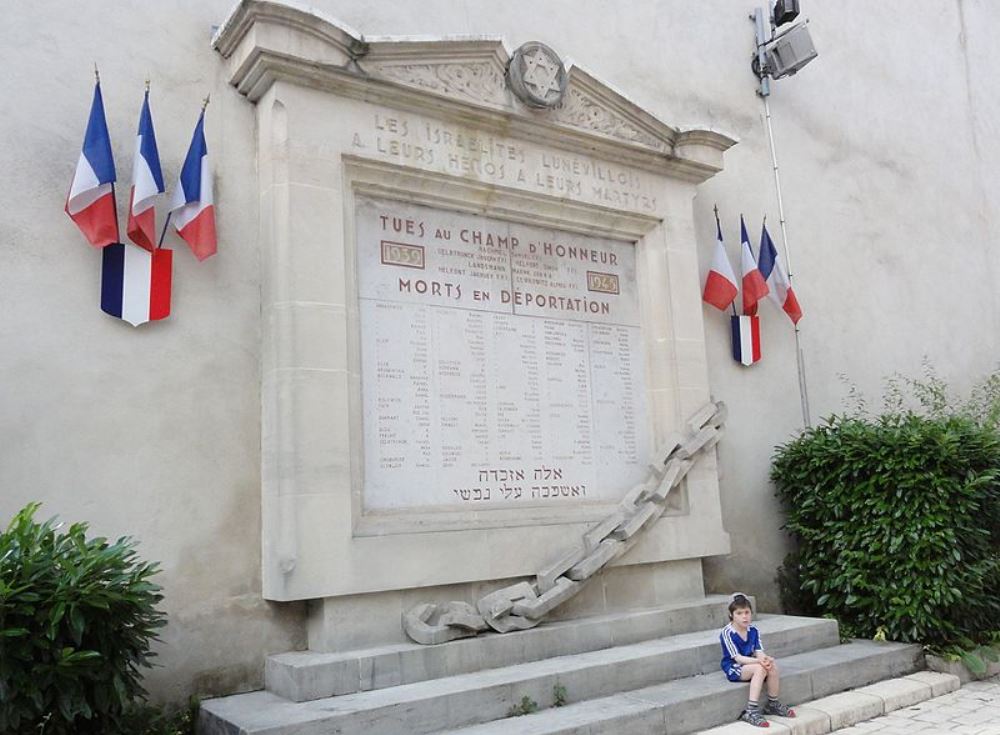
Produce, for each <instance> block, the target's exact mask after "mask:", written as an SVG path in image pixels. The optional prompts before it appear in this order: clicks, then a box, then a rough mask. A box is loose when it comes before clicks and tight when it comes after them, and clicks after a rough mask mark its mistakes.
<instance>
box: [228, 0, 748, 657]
mask: <svg viewBox="0 0 1000 735" xmlns="http://www.w3.org/2000/svg"><path fill="white" fill-rule="evenodd" d="M215 46H216V48H217V50H218V51H219V53H220V54H221V55H222V56H223V57H224V58H225V60H226V63H227V65H228V71H227V73H228V75H229V78H230V80H231V82H232V84H234V85H235V86H236V88H237V89H238V90H239V91H240V92H241V93H242V94H244V95H245V96H246V98H247V99H248V101H249V102H250V103H252V104H253V105H254V107H255V114H256V130H257V157H258V167H259V176H258V179H257V185H258V186H259V195H260V201H261V220H260V248H261V268H262V283H263V287H262V288H263V292H262V305H263V325H264V326H263V333H262V339H263V350H262V353H263V355H264V363H263V366H262V396H261V398H262V429H263V430H262V447H261V468H262V486H263V489H262V504H263V509H262V510H263V515H262V517H263V549H262V565H263V585H264V595H265V597H266V598H268V599H271V600H275V601H288V600H310V601H312V602H311V603H310V606H309V610H310V613H309V616H310V619H309V647H310V649H312V650H314V651H339V650H345V649H348V648H352V647H357V646H362V645H375V644H379V643H388V642H394V641H402V640H405V636H404V632H403V629H402V627H401V625H400V620H401V617H402V616H403V615H404V614H405V613H406V612H407V611H408V610H410V609H411V608H413V607H414V606H415V605H417V604H418V603H445V602H446V601H449V600H466V601H468V602H474V601H475V600H476V599H477V598H479V597H481V596H482V595H483V594H486V593H490V592H492V591H493V590H496V589H498V588H503V587H506V586H508V585H511V584H512V583H515V582H518V581H519V580H523V579H525V578H529V577H532V576H533V575H535V574H537V573H538V572H539V570H542V569H545V568H547V567H550V566H551V565H552V564H553V563H555V562H557V561H558V560H559V559H561V558H563V557H565V555H566V554H567V552H569V551H570V550H571V549H572V548H573V547H574V545H575V544H579V542H580V539H581V537H583V535H584V534H585V533H586V532H587V531H588V530H589V529H591V528H592V527H593V526H594V525H595V524H597V523H599V522H601V521H604V520H605V519H607V518H608V517H609V515H612V514H613V512H614V510H615V508H617V507H618V504H619V502H620V501H621V500H622V498H623V497H624V496H626V494H627V493H629V492H630V490H631V489H632V488H633V487H635V486H636V484H637V483H643V482H645V481H646V480H647V478H648V477H649V472H650V469H649V466H650V463H651V461H653V459H654V457H655V455H656V452H657V451H658V450H660V449H662V447H664V446H666V445H671V441H672V439H671V437H674V436H675V435H677V434H681V435H685V434H686V433H689V427H687V426H686V422H687V420H688V418H689V417H691V416H692V415H693V414H695V413H696V412H698V411H699V409H702V407H704V406H705V405H706V404H707V403H708V401H709V392H708V377H707V370H706V364H705V346H704V334H703V326H702V309H701V302H700V298H699V274H698V268H697V257H696V253H695V237H694V225H693V222H692V198H693V196H694V193H695V186H696V185H697V184H698V183H700V182H702V181H704V180H706V179H707V178H709V177H710V176H712V175H713V174H715V173H717V172H718V171H719V170H720V169H721V167H722V154H723V151H725V150H726V149H727V148H728V147H729V146H730V145H732V143H733V141H732V140H731V139H729V138H727V137H726V136H724V135H722V134H719V133H717V132H713V131H710V130H686V131H681V130H678V129H676V128H674V127H671V126H670V125H667V124H665V123H663V122H661V121H659V120H657V119H656V118H654V117H653V116H652V115H650V114H649V113H647V112H646V111H644V110H643V109H641V108H640V107H638V106H637V105H636V104H635V103H633V102H631V101H630V100H628V99H627V98H626V97H624V96H623V95H622V94H621V93H619V92H617V91H615V90H614V89H612V88H610V87H609V86H607V85H606V84H604V83H602V82H601V81H599V80H598V79H597V78H595V77H594V76H592V75H591V74H589V73H588V72H586V71H584V70H583V69H582V68H581V67H580V66H578V65H572V64H569V63H567V62H566V61H565V60H563V59H560V58H559V56H558V55H557V54H556V52H554V51H553V50H552V49H549V48H548V47H547V46H545V45H544V44H542V43H538V42H529V43H526V44H525V45H524V46H522V47H521V48H519V49H518V50H517V51H516V52H514V53H513V54H512V53H511V52H510V51H509V50H508V47H507V46H506V45H505V43H504V42H503V41H502V40H499V39H489V38H469V39H447V40H445V39H442V40H432V39H426V38H421V39H404V38H400V39H393V38H378V39H364V38H362V37H361V35H360V34H358V33H356V32H354V31H352V30H351V29H349V28H347V27H345V26H343V25H342V24H340V23H338V22H336V21H334V20H332V19H329V18H325V17H323V16H321V15H318V14H314V13H311V12H307V11H305V10H303V9H299V8H296V7H293V6H289V5H284V4H280V3H276V2H269V1H264V0H245V1H244V2H242V3H241V4H240V5H239V6H238V7H237V8H236V10H235V11H234V12H233V14H232V15H231V16H230V17H229V19H228V20H227V21H226V23H225V24H224V25H223V26H222V27H221V28H220V29H219V31H218V34H217V36H216V39H215ZM702 418H703V419H706V417H702ZM706 420H707V419H706ZM697 428H698V427H695V429H697ZM671 446H672V445H671ZM661 469H662V468H661ZM664 508H665V509H664V510H663V511H662V515H659V514H657V517H658V520H655V519H653V520H655V523H653V524H651V525H650V526H649V527H648V528H647V529H646V531H645V532H644V533H643V534H642V536H641V538H640V537H637V538H636V541H635V543H634V545H631V546H630V548H629V549H628V551H627V553H625V554H624V555H622V556H620V557H619V558H616V559H615V560H614V561H613V566H611V567H609V568H607V569H604V570H603V571H601V572H600V573H599V574H598V575H596V576H595V577H594V578H593V579H591V582H590V584H589V586H588V587H587V589H586V590H585V591H584V592H582V593H581V594H579V595H577V596H576V597H575V599H574V600H573V601H572V602H571V603H568V604H567V606H566V607H564V608H560V609H558V610H555V611H553V614H554V615H557V616H573V617H579V616H584V615H588V614H596V613H600V612H607V611H611V610H613V609H627V608H630V607H641V606H648V605H655V604H660V603H663V602H667V601H669V600H672V599H676V598H697V597H700V596H702V595H703V585H702V576H701V558H702V557H704V556H708V555H715V554H724V553H726V552H727V551H728V550H729V539H728V536H727V534H726V533H725V531H724V530H723V528H722V521H721V515H720V508H719V492H718V485H717V474H716V466H715V460H714V452H711V451H709V452H703V453H702V454H701V455H700V458H699V459H698V461H697V462H695V463H693V465H692V466H691V467H690V469H689V471H688V472H687V475H686V477H685V479H684V481H683V483H681V484H680V485H679V487H678V489H677V490H676V491H675V492H673V493H672V494H671V495H670V498H669V501H668V502H666V503H665V506H664Z"/></svg>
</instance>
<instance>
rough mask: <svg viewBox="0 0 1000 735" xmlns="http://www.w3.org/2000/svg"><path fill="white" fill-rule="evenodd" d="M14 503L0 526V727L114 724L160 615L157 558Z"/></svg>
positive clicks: (50, 732)
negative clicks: (146, 558) (40, 518)
mask: <svg viewBox="0 0 1000 735" xmlns="http://www.w3.org/2000/svg"><path fill="white" fill-rule="evenodd" d="M38 507H39V504H37V503H32V504H29V505H28V506H26V507H25V508H24V509H23V510H21V511H20V512H19V513H18V514H17V515H16V516H14V518H13V520H12V521H11V522H10V525H9V526H8V527H7V530H6V531H5V532H3V533H0V732H5V733H8V732H9V733H33V734H35V735H37V733H39V732H42V733H45V735H61V734H63V733H81V734H85V733H114V732H121V731H123V730H122V717H123V713H124V712H125V711H126V708H127V707H128V706H129V705H130V703H131V702H132V701H133V699H135V698H137V697H143V696H145V691H144V690H143V688H142V685H141V684H140V674H139V668H140V667H142V666H147V667H148V666H150V658H151V657H152V656H153V655H154V654H152V653H151V652H150V650H149V646H150V644H151V642H152V641H153V640H155V639H156V631H157V629H158V628H160V627H161V626H162V625H163V624H164V623H165V618H164V616H163V614H162V613H161V612H160V611H158V610H157V609H156V605H157V603H159V602H160V600H161V599H162V595H160V594H159V592H160V587H159V586H157V585H156V584H154V583H152V582H151V581H150V578H151V577H152V576H153V575H154V574H155V573H156V572H157V565H155V564H149V563H146V562H142V561H140V560H139V558H138V556H137V555H136V552H135V550H134V547H135V543H134V541H132V539H130V538H120V539H118V540H117V541H115V542H114V543H110V542H108V540H107V539H104V538H99V537H98V538H92V539H87V538H86V533H87V525H86V524H85V523H75V524H73V525H71V526H70V527H69V529H68V530H66V531H63V530H62V524H58V525H57V524H56V522H55V519H50V520H48V521H46V522H45V523H37V522H36V521H35V520H34V515H35V511H37V510H38Z"/></svg>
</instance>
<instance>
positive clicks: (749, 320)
mask: <svg viewBox="0 0 1000 735" xmlns="http://www.w3.org/2000/svg"><path fill="white" fill-rule="evenodd" d="M729 319H730V324H731V325H732V330H733V359H734V360H736V362H739V363H742V364H743V365H746V366H748V367H749V366H750V365H753V364H754V363H755V362H757V361H758V360H760V317H759V316H736V315H735V314H734V315H733V316H731V317H729Z"/></svg>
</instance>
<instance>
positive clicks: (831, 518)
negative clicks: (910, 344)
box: [771, 381, 1000, 649]
mask: <svg viewBox="0 0 1000 735" xmlns="http://www.w3.org/2000/svg"><path fill="white" fill-rule="evenodd" d="M917 385H918V386H922V387H923V388H925V389H928V384H926V383H918V384H917ZM940 388H941V386H940V384H935V383H934V382H933V381H932V382H931V383H930V385H929V393H927V392H925V394H924V395H923V396H922V397H921V396H920V395H918V398H922V400H921V403H922V404H923V407H924V409H926V410H925V411H918V410H907V409H904V408H903V407H902V405H901V404H900V402H899V401H898V395H895V396H894V395H892V394H890V398H892V399H893V401H892V403H891V404H890V405H889V408H890V410H888V411H887V412H886V413H885V414H883V415H882V416H878V417H870V416H866V415H855V416H834V417H832V418H830V419H828V420H827V421H826V422H825V423H824V424H823V425H821V426H818V427H815V428H811V429H808V430H806V431H805V432H804V433H803V434H802V435H801V436H799V437H798V438H796V439H794V440H792V441H790V442H789V443H787V444H785V445H783V446H780V447H778V448H777V451H776V455H775V457H774V461H773V464H772V471H771V477H772V479H773V481H774V483H775V485H776V487H777V491H778V495H779V497H780V498H781V499H782V501H783V503H784V505H785V507H786V510H787V513H788V522H787V526H786V528H787V529H788V530H789V531H790V532H791V533H792V535H793V536H794V538H795V540H796V541H797V542H798V551H797V553H796V554H794V555H792V556H791V557H789V559H788V560H786V564H785V567H784V568H783V569H782V570H779V583H780V584H781V585H782V587H783V588H784V590H783V591H784V593H785V595H786V596H787V597H786V599H789V598H790V599H791V602H792V605H791V606H793V607H798V608H799V609H800V610H801V611H803V612H810V613H819V614H824V615H830V616H832V617H836V618H837V619H838V620H839V621H840V622H841V625H842V629H843V631H844V632H845V633H846V634H847V635H850V636H859V637H869V638H870V637H883V636H884V637H887V638H889V639H891V640H898V641H909V642H920V643H924V644H927V645H929V646H931V647H933V648H938V649H946V648H949V647H956V646H957V647H960V648H969V647H971V646H972V645H973V644H978V643H988V642H990V641H991V640H994V638H993V637H992V635H993V634H992V633H991V631H995V630H996V629H997V628H998V627H1000V594H998V592H1000V435H998V433H997V430H996V428H995V426H996V414H995V412H990V411H979V412H976V411H970V410H950V409H949V408H948V403H947V401H946V400H945V399H944V397H943V395H944V394H943V392H942V391H941V390H940Z"/></svg>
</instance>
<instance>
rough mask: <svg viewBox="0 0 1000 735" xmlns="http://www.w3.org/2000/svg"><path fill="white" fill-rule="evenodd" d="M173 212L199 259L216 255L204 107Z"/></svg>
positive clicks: (178, 183)
mask: <svg viewBox="0 0 1000 735" xmlns="http://www.w3.org/2000/svg"><path fill="white" fill-rule="evenodd" d="M170 213H171V216H172V217H173V220H174V227H175V228H176V230H177V234H178V235H180V236H181V238H182V239H183V240H184V241H185V242H187V244H188V245H189V246H190V247H191V251H192V252H193V253H194V255H195V257H196V258H198V260H204V259H205V258H207V257H209V256H210V255H215V251H216V239H215V206H214V204H213V202H212V168H211V166H210V165H209V161H208V145H207V144H206V143H205V110H204V108H202V111H201V116H200V117H199V118H198V124H197V125H196V126H195V129H194V135H193V136H192V138H191V146H190V147H189V148H188V152H187V157H186V158H185V159H184V166H183V168H181V175H180V179H179V180H178V182H177V189H176V190H175V191H174V198H173V202H172V203H171V205H170Z"/></svg>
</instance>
